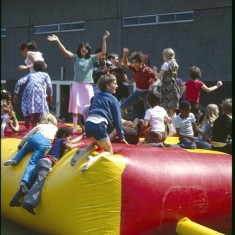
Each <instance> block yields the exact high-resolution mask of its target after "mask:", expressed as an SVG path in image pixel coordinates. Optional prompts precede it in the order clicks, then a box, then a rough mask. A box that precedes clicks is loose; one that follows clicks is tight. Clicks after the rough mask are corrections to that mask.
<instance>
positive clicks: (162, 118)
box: [142, 91, 172, 144]
mask: <svg viewBox="0 0 235 235" xmlns="http://www.w3.org/2000/svg"><path fill="white" fill-rule="evenodd" d="M147 103H148V105H149V107H150V108H149V109H147V110H146V113H145V117H144V127H143V128H144V129H145V130H143V132H145V131H146V129H147V128H148V127H149V128H150V131H149V132H148V133H147V134H146V136H145V139H144V141H143V142H142V144H152V143H155V144H156V143H162V144H164V141H165V140H166V137H167V132H166V129H165V124H170V123H172V120H171V118H170V117H169V116H168V114H167V112H166V110H165V109H164V108H163V107H160V103H161V100H160V95H159V93H156V92H153V91H149V92H148V93H147Z"/></svg>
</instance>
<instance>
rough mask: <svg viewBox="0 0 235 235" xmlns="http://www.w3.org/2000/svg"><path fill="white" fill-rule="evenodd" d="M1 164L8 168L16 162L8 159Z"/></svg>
mask: <svg viewBox="0 0 235 235" xmlns="http://www.w3.org/2000/svg"><path fill="white" fill-rule="evenodd" d="M3 164H4V166H10V165H12V166H13V165H16V164H17V161H15V160H12V159H9V160H7V161H5V162H4V163H3Z"/></svg>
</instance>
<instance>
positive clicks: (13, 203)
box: [9, 199, 22, 207]
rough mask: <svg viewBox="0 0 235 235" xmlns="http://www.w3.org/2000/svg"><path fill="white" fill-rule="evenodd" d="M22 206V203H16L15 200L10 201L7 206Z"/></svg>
mask: <svg viewBox="0 0 235 235" xmlns="http://www.w3.org/2000/svg"><path fill="white" fill-rule="evenodd" d="M21 205H22V203H21V202H18V201H16V200H14V199H12V200H11V201H10V204H9V206H11V207H15V206H16V207H19V206H21Z"/></svg>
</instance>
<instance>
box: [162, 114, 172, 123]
mask: <svg viewBox="0 0 235 235" xmlns="http://www.w3.org/2000/svg"><path fill="white" fill-rule="evenodd" d="M164 122H165V123H166V124H171V123H172V119H171V117H169V116H168V115H167V116H165V117H164Z"/></svg>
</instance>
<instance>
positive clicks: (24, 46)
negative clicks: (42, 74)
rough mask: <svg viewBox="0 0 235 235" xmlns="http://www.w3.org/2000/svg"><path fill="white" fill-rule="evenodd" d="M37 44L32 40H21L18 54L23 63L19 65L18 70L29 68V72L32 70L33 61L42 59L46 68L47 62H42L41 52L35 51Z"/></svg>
mask: <svg viewBox="0 0 235 235" xmlns="http://www.w3.org/2000/svg"><path fill="white" fill-rule="evenodd" d="M37 48H38V47H37V44H36V42H34V41H31V42H25V41H24V42H21V43H20V45H19V50H20V54H21V55H22V56H24V57H26V59H25V65H19V67H18V69H19V70H27V69H29V71H30V72H32V71H33V70H34V62H35V61H38V60H40V61H42V62H43V63H44V66H45V68H47V64H46V63H45V62H44V58H43V56H42V53H41V52H39V51H37Z"/></svg>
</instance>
